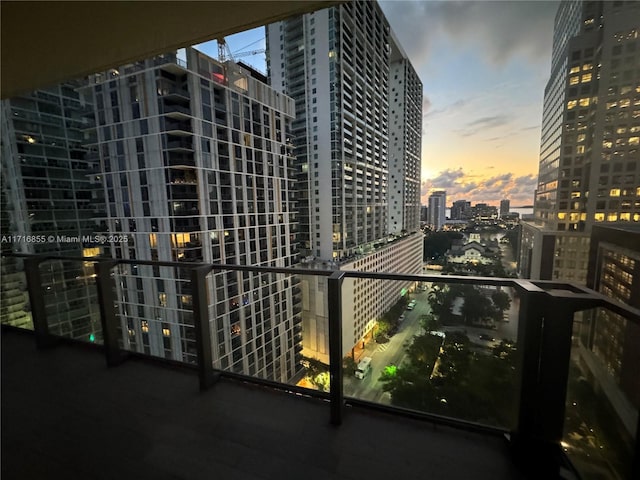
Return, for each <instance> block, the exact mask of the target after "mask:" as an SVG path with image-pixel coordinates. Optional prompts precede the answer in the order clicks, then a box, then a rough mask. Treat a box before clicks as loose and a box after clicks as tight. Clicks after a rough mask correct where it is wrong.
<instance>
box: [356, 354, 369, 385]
mask: <svg viewBox="0 0 640 480" xmlns="http://www.w3.org/2000/svg"><path fill="white" fill-rule="evenodd" d="M370 371H371V357H363V358H362V360H360V362H359V363H358V366H357V367H356V378H359V379H360V380H362V379H363V378H364V377H365V376H366V375H367V374H368V373H369V372H370Z"/></svg>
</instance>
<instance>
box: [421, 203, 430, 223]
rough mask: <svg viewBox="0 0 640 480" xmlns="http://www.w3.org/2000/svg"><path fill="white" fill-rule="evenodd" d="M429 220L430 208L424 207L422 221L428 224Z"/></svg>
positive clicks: (422, 208)
mask: <svg viewBox="0 0 640 480" xmlns="http://www.w3.org/2000/svg"><path fill="white" fill-rule="evenodd" d="M428 219H429V207H427V206H426V205H422V206H421V207H420V221H421V222H422V223H427V220H428Z"/></svg>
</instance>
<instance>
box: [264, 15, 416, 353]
mask: <svg viewBox="0 0 640 480" xmlns="http://www.w3.org/2000/svg"><path fill="white" fill-rule="evenodd" d="M394 44H395V47H394ZM267 51H268V54H267V61H268V70H269V80H270V82H271V85H272V86H273V88H275V89H277V90H280V91H282V92H284V93H286V94H287V95H289V96H291V97H292V98H294V99H295V102H296V118H295V120H294V121H293V124H292V135H293V142H294V144H295V157H296V167H297V168H296V172H297V182H296V185H297V202H298V218H299V221H300V234H299V239H300V247H301V252H302V254H303V256H304V259H305V261H306V264H307V265H308V266H316V267H319V268H341V269H360V270H369V271H382V270H384V271H403V272H406V273H419V272H420V271H421V264H422V252H421V245H422V236H421V234H419V233H416V231H417V229H418V227H419V217H418V215H419V198H418V195H419V184H420V182H419V175H420V174H419V171H420V169H419V163H420V160H419V159H420V135H421V118H422V117H421V114H420V113H419V112H420V109H421V105H422V102H421V84H420V81H419V79H418V78H417V76H416V75H415V71H414V69H413V67H411V64H410V62H409V61H408V59H407V58H406V55H405V54H404V52H403V51H402V49H401V47H399V46H398V45H397V43H395V42H394V40H393V38H392V34H391V32H390V28H389V24H388V22H387V20H386V18H385V16H384V14H383V13H382V11H381V9H380V7H379V5H378V4H377V3H376V2H348V3H345V4H341V5H340V6H337V7H333V8H329V9H326V10H321V11H317V12H314V13H311V14H307V15H304V16H302V17H297V18H293V19H290V20H287V21H284V22H279V23H275V24H271V25H269V26H267ZM390 71H393V76H392V79H391V78H390V77H391V74H390ZM392 89H394V90H393V91H392ZM391 108H392V109H393V110H394V112H392V113H390V109H391ZM390 130H392V133H391V135H392V147H390V145H389V144H390V138H389V137H390ZM391 148H393V153H391V150H390V149H391ZM390 162H391V166H390ZM390 169H392V170H393V175H394V178H393V180H394V183H393V186H395V189H394V188H390V186H389V178H390ZM395 181H397V183H395ZM329 187H330V189H329ZM396 202H397V203H396ZM390 204H393V205H394V206H395V207H396V208H395V210H393V212H394V213H393V214H391V213H390ZM391 216H393V220H392V219H391ZM391 227H393V228H391ZM390 229H391V231H390ZM392 233H396V234H397V235H396V236H390V234H392ZM382 250H385V252H384V253H383V252H382ZM387 250H388V251H387ZM418 250H419V251H418ZM390 252H393V254H391V253H390ZM389 256H391V257H393V260H392V261H391V262H389V261H388V258H387V257H389ZM400 256H404V257H406V258H405V259H404V260H403V261H402V262H399V260H398V259H399V257H400ZM407 258H408V259H410V260H409V262H408V263H407V261H406V260H407ZM308 281H309V284H308V285H307V284H305V282H306V280H303V296H304V297H305V298H309V301H308V302H307V301H305V309H304V312H303V314H304V315H303V316H304V340H305V350H306V351H308V354H309V355H314V356H316V357H318V358H324V357H323V355H325V352H326V351H327V348H326V347H327V340H328V337H327V335H326V332H327V321H326V311H325V309H324V307H323V306H322V302H321V301H320V300H318V302H317V303H315V300H314V298H313V296H314V293H317V292H323V291H325V288H326V285H324V284H323V282H324V279H322V278H315V279H308ZM362 282H363V281H361V280H359V281H358V282H356V283H358V285H356V286H355V287H354V288H355V289H356V290H357V291H358V293H357V294H356V295H358V294H359V295H360V297H358V300H357V301H359V302H363V301H364V296H362V295H365V296H366V295H373V292H374V291H376V290H375V288H373V285H371V282H366V283H367V285H368V287H369V288H368V292H367V293H366V294H365V292H364V290H362V291H361V285H360V283H362ZM406 287H408V285H400V284H398V285H397V288H395V289H394V290H393V291H394V292H395V295H392V294H388V295H384V296H382V297H379V298H377V299H376V301H374V302H369V304H368V306H367V308H366V309H364V308H363V309H356V310H355V313H354V317H353V319H352V321H351V320H349V321H346V322H345V324H344V325H343V331H349V332H351V333H350V334H349V335H348V336H344V338H343V344H344V345H345V348H346V349H347V350H348V349H350V348H351V345H349V343H351V342H352V337H354V336H355V338H356V340H358V339H359V338H361V337H362V336H364V335H366V334H367V333H368V332H369V331H370V330H371V328H372V325H371V324H370V320H371V319H372V318H378V317H379V316H380V315H381V314H382V313H384V311H386V310H387V309H388V308H390V306H391V305H393V302H394V301H397V299H398V298H399V296H400V291H401V290H402V288H406ZM362 288H364V287H362ZM320 298H321V296H318V299H320ZM369 306H372V309H370V308H369ZM349 310H350V311H351V310H352V309H349ZM351 344H352V343H351ZM305 354H307V353H305Z"/></svg>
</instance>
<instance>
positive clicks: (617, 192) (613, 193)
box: [609, 188, 620, 197]
mask: <svg viewBox="0 0 640 480" xmlns="http://www.w3.org/2000/svg"><path fill="white" fill-rule="evenodd" d="M609 195H610V196H612V197H619V196H620V189H619V188H612V189H611V191H610V192H609Z"/></svg>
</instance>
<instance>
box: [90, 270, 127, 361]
mask: <svg viewBox="0 0 640 480" xmlns="http://www.w3.org/2000/svg"><path fill="white" fill-rule="evenodd" d="M117 264H118V262H116V261H115V260H103V261H97V262H96V263H95V264H94V266H93V268H94V270H95V272H96V287H97V290H98V305H99V306H100V324H101V326H102V339H103V342H104V355H105V358H106V360H107V366H109V367H114V366H116V365H119V364H121V363H122V362H123V361H124V360H125V358H126V355H125V354H124V352H123V351H122V350H121V349H120V347H119V345H118V317H117V316H116V295H115V292H114V282H113V277H111V274H112V270H113V267H115V266H116V265H117Z"/></svg>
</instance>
